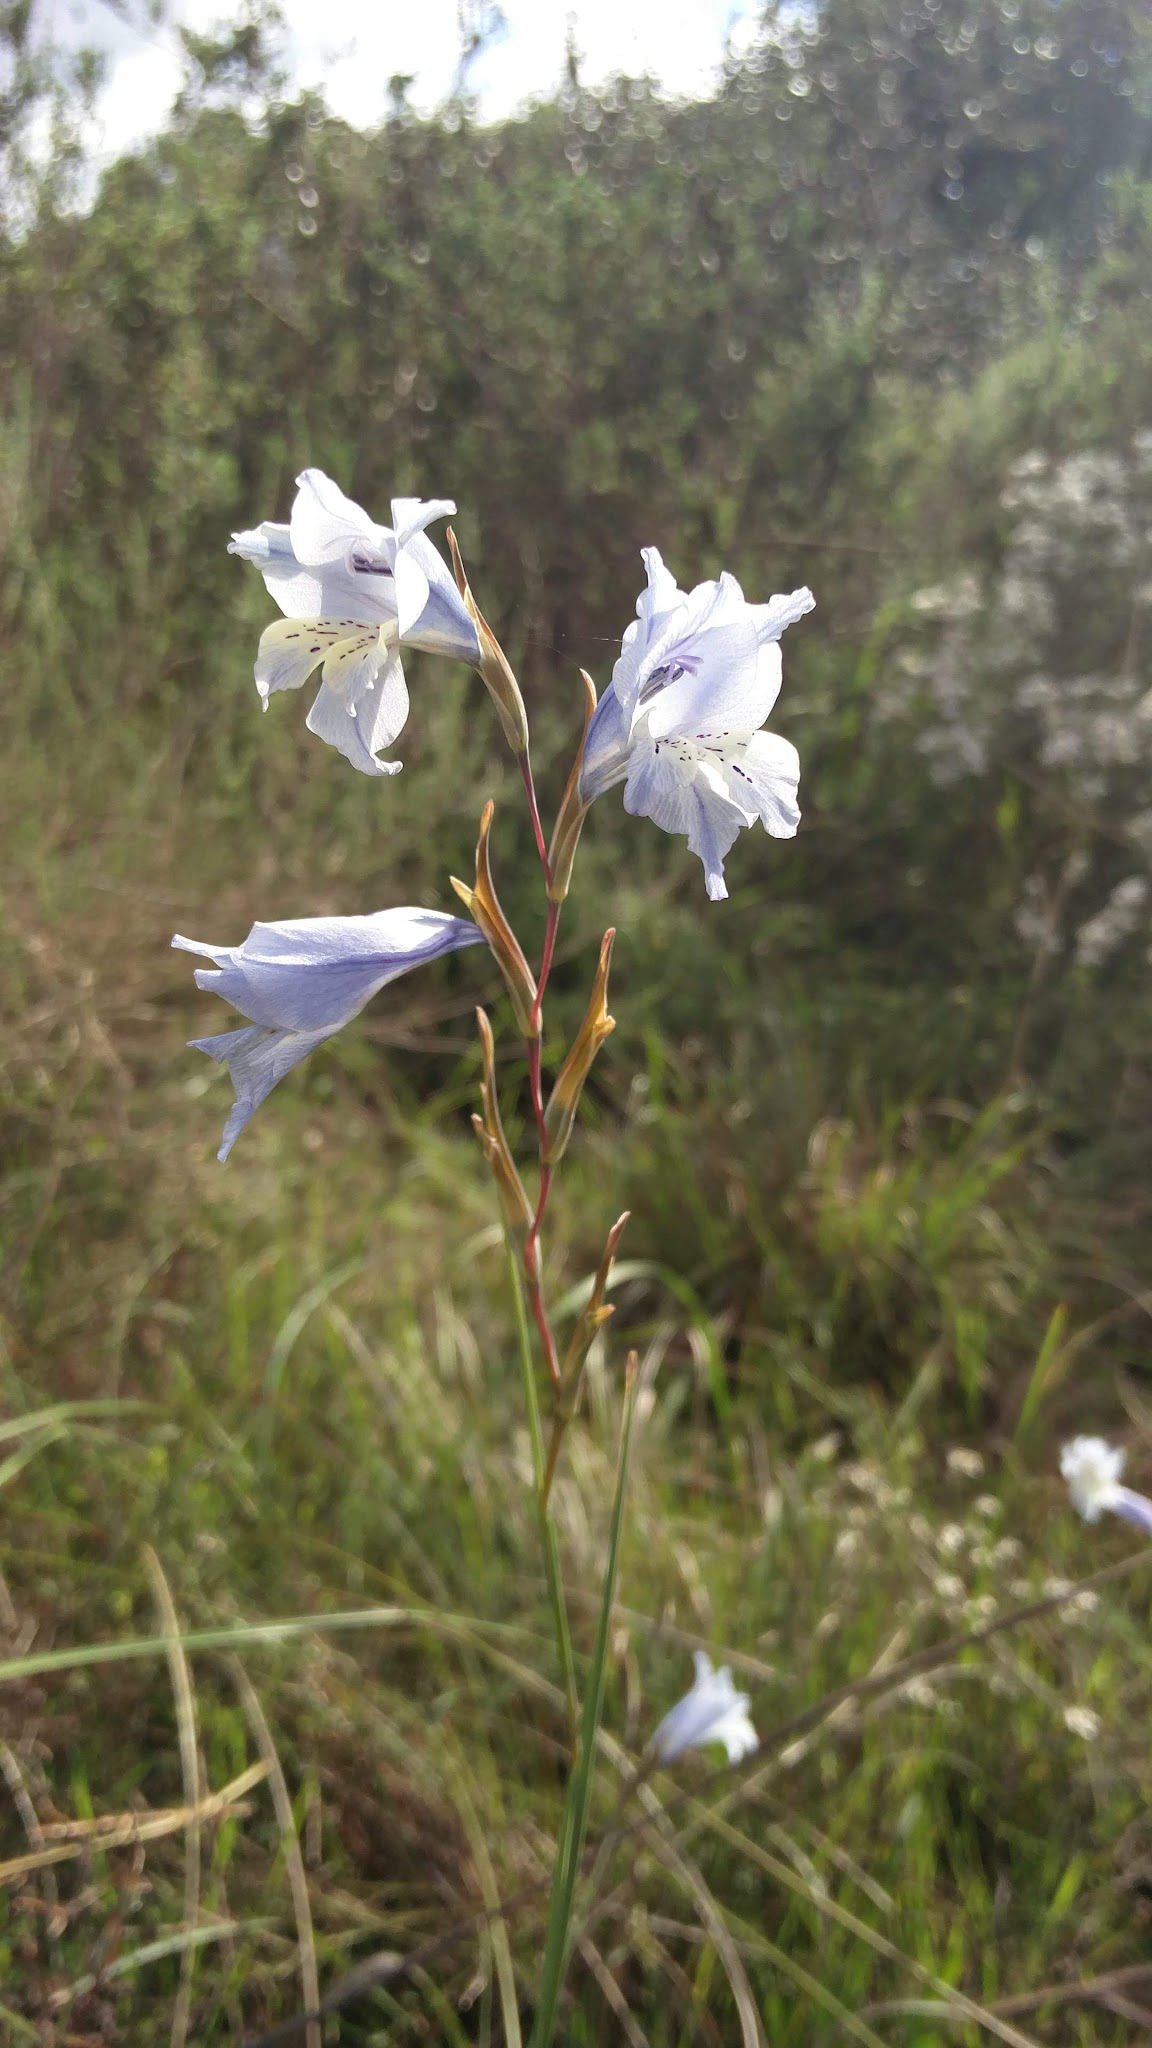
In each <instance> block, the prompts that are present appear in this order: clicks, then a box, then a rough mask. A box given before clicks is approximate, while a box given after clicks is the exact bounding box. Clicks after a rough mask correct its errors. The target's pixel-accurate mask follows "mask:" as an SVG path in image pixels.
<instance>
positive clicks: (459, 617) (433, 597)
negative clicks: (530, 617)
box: [396, 533, 480, 662]
mask: <svg viewBox="0 0 1152 2048" xmlns="http://www.w3.org/2000/svg"><path fill="white" fill-rule="evenodd" d="M408 562H414V563H415V564H416V566H417V568H418V569H419V570H420V572H421V574H422V576H423V579H424V598H423V603H422V606H421V609H420V610H419V611H418V612H417V613H416V614H415V617H414V618H413V619H412V622H411V623H410V624H409V625H407V626H404V627H403V628H402V629H401V630H402V631H403V635H404V641H405V645H406V646H408V647H423V648H426V649H427V651H428V653H430V654H447V655H451V656H452V657H453V658H454V659H455V660H457V661H467V662H477V661H479V659H480V636H479V634H478V633H477V631H476V628H475V626H474V625H473V623H472V618H471V615H470V613H469V611H468V607H467V605H466V604H465V602H464V599H463V598H462V597H461V595H460V592H459V591H458V589H457V588H456V579H455V577H454V576H453V574H452V572H451V570H450V569H449V567H448V564H447V562H445V561H444V559H443V557H442V556H441V555H440V554H439V553H438V552H437V550H436V549H435V548H434V547H433V545H432V542H431V541H430V540H429V539H428V537H427V535H426V534H423V533H414V534H413V535H412V537H411V539H410V540H407V541H406V542H405V543H404V547H403V549H402V551H401V553H400V554H398V556H397V559H396V573H397V577H398V578H399V577H401V576H402V575H404V574H407V573H408V572H407V571H406V570H404V569H402V567H401V564H402V563H408ZM412 589H413V592H415V590H416V584H415V581H413V584H412Z"/></svg>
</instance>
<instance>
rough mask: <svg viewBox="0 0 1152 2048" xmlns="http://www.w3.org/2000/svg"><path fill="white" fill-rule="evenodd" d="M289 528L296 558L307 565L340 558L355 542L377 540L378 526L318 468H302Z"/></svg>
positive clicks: (372, 541) (378, 535) (297, 481)
mask: <svg viewBox="0 0 1152 2048" xmlns="http://www.w3.org/2000/svg"><path fill="white" fill-rule="evenodd" d="M290 532H291V536H292V548H293V552H294V554H295V555H296V558H297V560H298V561H300V562H304V563H307V564H308V565H310V566H311V565H315V564H319V563H323V562H336V561H340V560H342V559H343V558H344V556H345V555H346V554H347V553H348V551H349V549H350V548H352V547H354V546H355V545H356V543H357V542H362V541H368V542H369V543H375V542H377V541H378V540H379V538H380V534H381V528H380V527H378V526H377V525H376V524H375V522H374V521H373V520H371V519H369V517H368V514H367V513H366V512H365V510H364V508H363V506H361V505H357V504H355V503H354V502H353V500H352V499H351V498H346V497H345V496H344V493H343V491H342V490H341V489H340V486H339V484H334V483H333V481H332V479H331V477H330V476H325V474H324V471H323V470H322V469H304V470H301V472H300V475H299V476H298V477H297V479H296V501H295V503H294V505H293V507H292V522H291V527H290Z"/></svg>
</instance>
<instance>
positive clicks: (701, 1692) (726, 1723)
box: [651, 1650, 759, 1764]
mask: <svg viewBox="0 0 1152 2048" xmlns="http://www.w3.org/2000/svg"><path fill="white" fill-rule="evenodd" d="M693 1661H694V1663H695V1665H696V1683H695V1685H694V1686H693V1687H692V1690H691V1692H689V1693H685V1695H684V1698H683V1699H682V1700H677V1702H676V1705H675V1706H674V1707H673V1708H671V1710H670V1711H669V1712H668V1713H667V1714H665V1716H664V1719H663V1720H662V1721H661V1723H660V1726H659V1727H658V1728H657V1730H656V1733H655V1734H654V1735H653V1737H652V1745H651V1746H652V1749H653V1751H654V1753H655V1754H656V1756H658V1757H659V1759H660V1761H661V1763H664V1764H670V1763H674V1762H675V1760H676V1758H677V1757H678V1756H682V1755H683V1754H684V1751H685V1750H686V1749H702V1748H704V1747H705V1746H706V1745H707V1744H708V1743H709V1742H720V1743H723V1745H724V1748H725V1749H726V1750H727V1752H728V1761H729V1763H730V1764H738V1763H739V1762H740V1760H741V1758H742V1757H745V1756H751V1754H752V1752H753V1750H754V1749H756V1748H758V1746H759V1740H758V1737H757V1734H756V1730H755V1728H754V1727H753V1726H752V1723H751V1721H750V1719H749V1717H748V1695H747V1693H745V1692H737V1690H736V1688H735V1686H734V1685H733V1683H732V1673H731V1671H730V1670H729V1669H728V1666H727V1665H726V1664H725V1665H723V1666H722V1667H721V1669H720V1670H719V1671H714V1670H713V1668H712V1659H711V1658H710V1657H709V1655H708V1653H707V1651H706V1650H697V1651H696V1652H695V1654H694V1659H693Z"/></svg>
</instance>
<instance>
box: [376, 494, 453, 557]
mask: <svg viewBox="0 0 1152 2048" xmlns="http://www.w3.org/2000/svg"><path fill="white" fill-rule="evenodd" d="M455 510H456V500H455V499H454V498H393V500H392V531H393V533H394V535H395V537H396V546H397V548H398V549H399V548H406V547H407V546H408V545H409V542H410V541H411V540H412V539H413V538H414V536H415V535H417V534H420V533H423V531H424V529H425V527H426V526H431V524H432V521H433V520H434V519H451V518H452V516H453V514H454V512H455Z"/></svg>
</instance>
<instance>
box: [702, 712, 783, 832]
mask: <svg viewBox="0 0 1152 2048" xmlns="http://www.w3.org/2000/svg"><path fill="white" fill-rule="evenodd" d="M721 759H722V761H723V773H724V780H725V783H726V785H727V788H728V793H729V795H730V796H731V797H732V799H733V801H734V802H736V803H742V802H745V801H748V800H751V802H752V803H753V805H754V808H755V814H756V816H757V817H758V818H759V819H760V821H761V823H762V824H763V826H764V830H765V831H766V832H767V833H769V835H770V836H771V837H772V838H773V839H792V838H793V837H794V836H795V833H796V827H797V826H798V825H799V823H800V806H799V804H798V803H797V801H796V792H797V790H798V789H799V787H800V756H799V754H798V753H797V752H796V749H795V747H794V746H793V745H792V742H791V740H786V739H783V738H781V736H780V734H779V733H775V732H754V733H750V734H749V735H748V737H747V739H746V740H745V741H744V743H743V745H742V746H740V747H737V748H733V749H732V750H731V752H729V751H728V750H727V749H726V750H725V752H724V754H723V756H722V757H721Z"/></svg>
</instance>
